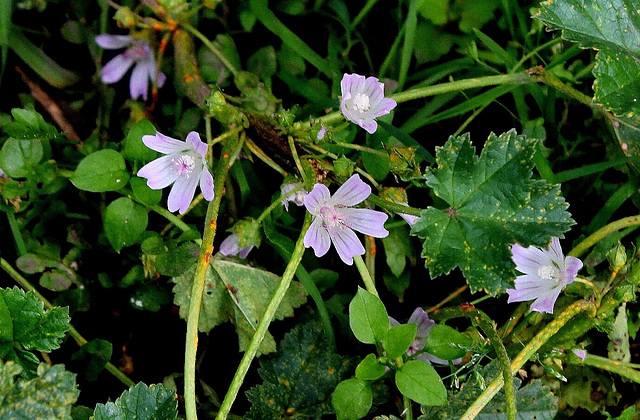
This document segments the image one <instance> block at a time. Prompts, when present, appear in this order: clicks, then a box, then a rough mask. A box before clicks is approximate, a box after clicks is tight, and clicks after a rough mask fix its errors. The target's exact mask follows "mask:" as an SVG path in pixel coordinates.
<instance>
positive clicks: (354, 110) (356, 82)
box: [340, 74, 397, 134]
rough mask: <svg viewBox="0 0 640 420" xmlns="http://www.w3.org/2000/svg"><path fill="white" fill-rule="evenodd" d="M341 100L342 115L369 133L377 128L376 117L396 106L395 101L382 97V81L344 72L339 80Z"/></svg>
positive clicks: (385, 113)
mask: <svg viewBox="0 0 640 420" xmlns="http://www.w3.org/2000/svg"><path fill="white" fill-rule="evenodd" d="M340 88H341V90H342V100H341V101H340V110H341V111H342V114H343V115H344V117H345V118H346V119H347V120H349V121H351V122H352V123H355V124H358V125H359V126H360V127H362V128H364V129H365V130H367V132H368V133H369V134H372V133H375V131H376V130H377V129H378V123H377V122H376V120H375V119H376V118H377V117H381V116H383V115H387V114H388V113H389V112H391V110H392V109H393V108H395V107H396V105H397V104H396V101H394V100H393V99H391V98H385V97H384V83H380V82H379V81H378V79H377V78H376V77H367V78H366V79H365V77H364V76H360V75H359V74H345V75H344V76H342V81H341V82H340Z"/></svg>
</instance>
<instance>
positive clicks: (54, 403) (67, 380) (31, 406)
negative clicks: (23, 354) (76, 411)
mask: <svg viewBox="0 0 640 420" xmlns="http://www.w3.org/2000/svg"><path fill="white" fill-rule="evenodd" d="M21 373H22V367H21V366H20V365H19V364H17V363H14V362H7V363H4V364H0V418H2V419H68V418H71V408H72V405H73V403H75V402H76V400H77V399H78V395H80V391H79V390H78V388H77V386H76V375H75V374H74V373H71V372H68V371H66V370H65V369H64V365H54V366H48V365H46V364H44V363H43V364H41V365H39V366H38V369H37V376H36V377H35V378H33V379H22V380H20V379H18V380H16V376H18V375H20V374H21Z"/></svg>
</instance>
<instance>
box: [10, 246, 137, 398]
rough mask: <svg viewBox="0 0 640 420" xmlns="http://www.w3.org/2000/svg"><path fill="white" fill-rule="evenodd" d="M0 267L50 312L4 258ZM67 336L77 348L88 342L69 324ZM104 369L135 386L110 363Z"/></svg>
mask: <svg viewBox="0 0 640 420" xmlns="http://www.w3.org/2000/svg"><path fill="white" fill-rule="evenodd" d="M0 266H1V267H2V269H3V270H4V272H5V273H7V274H8V275H9V276H10V277H11V278H12V279H14V280H15V282H16V283H18V284H19V285H20V286H21V287H22V288H23V289H25V290H27V291H31V292H33V293H34V294H35V295H36V297H37V298H38V299H40V301H41V302H42V303H43V304H44V307H45V308H46V309H47V310H51V309H53V308H54V306H53V305H52V304H51V302H49V301H48V300H47V299H46V298H45V297H44V296H42V295H41V294H40V292H38V290H36V288H35V287H33V286H32V285H31V283H29V281H28V280H27V279H25V278H24V277H22V276H21V275H20V273H18V272H17V271H16V270H15V269H14V268H13V267H12V266H11V264H9V263H8V262H7V261H6V260H5V259H4V258H0ZM69 335H70V336H71V338H73V339H74V340H75V342H76V343H78V346H80V347H82V346H84V345H85V344H87V342H88V341H87V340H86V339H85V338H84V337H83V336H82V335H81V334H80V333H79V332H78V330H76V329H75V328H73V326H72V325H71V324H69ZM105 369H107V371H108V372H109V373H111V374H112V375H113V376H115V377H116V378H117V379H118V380H119V381H120V382H122V383H123V384H124V385H125V386H128V387H132V386H134V385H135V382H133V381H132V380H131V379H129V377H128V376H127V375H125V374H124V373H123V372H122V371H120V369H118V368H117V367H115V366H114V365H113V364H112V363H110V362H107V364H106V365H105Z"/></svg>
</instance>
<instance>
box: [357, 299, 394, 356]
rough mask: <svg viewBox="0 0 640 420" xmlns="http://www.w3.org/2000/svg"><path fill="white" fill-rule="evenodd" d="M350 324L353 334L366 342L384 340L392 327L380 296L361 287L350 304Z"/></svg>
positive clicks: (372, 342) (371, 342)
mask: <svg viewBox="0 0 640 420" xmlns="http://www.w3.org/2000/svg"><path fill="white" fill-rule="evenodd" d="M349 325H350V326H351V331H353V335H355V336H356V338H357V339H358V340H359V341H361V342H363V343H366V344H375V343H376V342H378V341H381V340H383V339H384V338H385V337H386V336H387V331H388V330H389V328H390V327H391V324H390V323H389V316H388V315H387V310H386V309H385V307H384V304H383V303H382V301H381V300H380V298H379V297H377V296H375V295H373V294H371V293H369V292H368V291H366V290H364V289H363V288H361V287H358V292H357V293H356V295H355V296H354V297H353V299H352V300H351V303H350V304H349Z"/></svg>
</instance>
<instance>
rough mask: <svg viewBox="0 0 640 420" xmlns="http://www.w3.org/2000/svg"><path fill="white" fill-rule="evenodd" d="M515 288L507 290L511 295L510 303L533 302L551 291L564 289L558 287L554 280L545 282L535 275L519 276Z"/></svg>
mask: <svg viewBox="0 0 640 420" xmlns="http://www.w3.org/2000/svg"><path fill="white" fill-rule="evenodd" d="M515 286H516V288H515V289H509V290H507V293H509V301H508V303H511V302H524V301H527V300H533V299H536V298H537V297H538V296H540V295H541V294H544V293H546V292H548V291H549V290H552V289H555V288H558V287H560V288H562V285H558V284H557V283H556V282H555V281H554V280H552V279H549V280H543V279H541V278H540V277H539V276H537V275H534V274H525V275H523V276H518V277H517V278H516V282H515ZM510 290H511V292H510Z"/></svg>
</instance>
